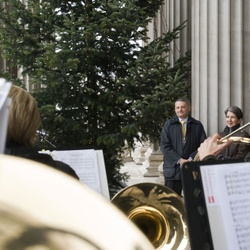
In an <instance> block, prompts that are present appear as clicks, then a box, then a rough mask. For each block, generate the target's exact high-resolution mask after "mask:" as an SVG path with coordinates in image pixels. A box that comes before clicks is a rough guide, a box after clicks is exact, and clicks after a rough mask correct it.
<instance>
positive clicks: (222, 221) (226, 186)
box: [201, 162, 250, 250]
mask: <svg viewBox="0 0 250 250" xmlns="http://www.w3.org/2000/svg"><path fill="white" fill-rule="evenodd" d="M201 176H202V183H203V189H204V194H205V199H206V205H207V210H208V215H209V222H210V227H211V233H212V238H213V242H214V249H215V250H217V249H218V250H220V249H228V250H237V249H239V250H245V249H250V163H248V162H244V163H231V164H220V165H206V166H201Z"/></svg>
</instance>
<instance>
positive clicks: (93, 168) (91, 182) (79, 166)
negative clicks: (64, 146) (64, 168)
mask: <svg viewBox="0 0 250 250" xmlns="http://www.w3.org/2000/svg"><path fill="white" fill-rule="evenodd" d="M51 156H52V157H53V159H55V160H58V161H62V162H64V163H66V164H68V165H69V166H70V167H72V168H73V169H74V170H75V172H76V174H77V175H78V176H79V178H80V181H81V182H82V183H83V184H85V185H87V186H88V187H90V188H92V189H94V190H95V191H96V192H98V193H99V194H101V195H103V196H104V197H106V198H107V199H109V190H108V184H107V176H106V170H105V164H104V159H103V153H102V151H101V150H97V151H96V150H94V149H85V150H58V151H57V150H55V151H52V152H51Z"/></svg>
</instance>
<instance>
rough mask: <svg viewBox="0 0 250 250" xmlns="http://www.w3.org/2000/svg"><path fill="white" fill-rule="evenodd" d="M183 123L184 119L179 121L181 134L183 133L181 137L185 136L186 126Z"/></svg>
mask: <svg viewBox="0 0 250 250" xmlns="http://www.w3.org/2000/svg"><path fill="white" fill-rule="evenodd" d="M185 123H186V122H185V121H184V120H182V121H181V129H182V135H183V137H185V136H186V126H185Z"/></svg>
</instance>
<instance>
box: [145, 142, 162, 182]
mask: <svg viewBox="0 0 250 250" xmlns="http://www.w3.org/2000/svg"><path fill="white" fill-rule="evenodd" d="M150 151H151V152H150V153H149V154H148V155H147V153H146V154H145V156H146V161H145V162H144V165H145V167H146V172H145V173H144V175H143V176H144V177H159V165H160V164H161V162H162V161H163V155H162V152H161V150H160V147H159V144H158V143H154V144H153V145H152V148H151V150H150Z"/></svg>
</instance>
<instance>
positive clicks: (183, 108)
mask: <svg viewBox="0 0 250 250" xmlns="http://www.w3.org/2000/svg"><path fill="white" fill-rule="evenodd" d="M190 110H191V107H190V106H189V105H188V104H187V103H186V102H181V101H177V102H175V108H174V111H175V114H176V115H177V116H178V117H179V118H181V119H185V118H187V117H188V115H189V112H190Z"/></svg>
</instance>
